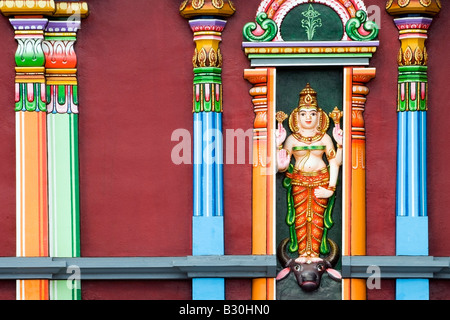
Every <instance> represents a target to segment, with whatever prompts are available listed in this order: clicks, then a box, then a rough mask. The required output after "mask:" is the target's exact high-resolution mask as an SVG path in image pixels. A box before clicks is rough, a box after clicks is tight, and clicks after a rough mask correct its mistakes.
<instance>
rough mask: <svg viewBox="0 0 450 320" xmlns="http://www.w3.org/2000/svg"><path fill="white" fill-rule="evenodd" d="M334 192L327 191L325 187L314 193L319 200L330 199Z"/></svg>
mask: <svg viewBox="0 0 450 320" xmlns="http://www.w3.org/2000/svg"><path fill="white" fill-rule="evenodd" d="M333 193H334V191H331V190H329V189H325V188H324V187H319V188H317V189H316V190H315V191H314V195H315V196H316V198H319V199H328V198H329V197H331V196H332V195H333Z"/></svg>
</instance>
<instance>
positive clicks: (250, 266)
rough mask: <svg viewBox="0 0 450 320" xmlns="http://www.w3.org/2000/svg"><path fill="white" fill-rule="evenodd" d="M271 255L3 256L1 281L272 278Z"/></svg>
mask: <svg viewBox="0 0 450 320" xmlns="http://www.w3.org/2000/svg"><path fill="white" fill-rule="evenodd" d="M276 265H277V262H276V257H275V256H272V255H267V256H266V255H261V256H260V255H247V256H245V255H243V256H240V255H239V256H237V255H225V256H186V257H92V258H91V257H82V258H51V257H42V258H41V257H37V258H34V257H33V258H28V257H17V258H16V257H0V279H49V280H51V279H52V280H66V279H69V278H71V279H74V277H78V278H77V280H127V279H128V280H146V279H147V280H150V279H153V280H164V279H166V280H167V279H192V278H273V277H275V276H276Z"/></svg>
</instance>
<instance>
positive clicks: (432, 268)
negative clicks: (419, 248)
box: [342, 256, 450, 279]
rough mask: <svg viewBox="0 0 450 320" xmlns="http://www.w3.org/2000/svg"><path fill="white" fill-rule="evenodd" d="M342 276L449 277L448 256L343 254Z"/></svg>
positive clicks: (387, 277) (449, 259)
mask: <svg viewBox="0 0 450 320" xmlns="http://www.w3.org/2000/svg"><path fill="white" fill-rule="evenodd" d="M342 276H343V277H344V278H369V277H375V276H378V277H380V278H386V279H389V278H391V279H400V278H420V279H450V257H432V256H343V257H342Z"/></svg>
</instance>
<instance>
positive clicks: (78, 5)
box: [0, 0, 89, 18]
mask: <svg viewBox="0 0 450 320" xmlns="http://www.w3.org/2000/svg"><path fill="white" fill-rule="evenodd" d="M0 12H1V13H2V14H3V15H4V16H7V17H8V16H27V15H43V16H49V17H71V16H73V15H74V14H76V15H79V16H80V18H86V17H87V16H88V14H89V10H88V4H87V2H86V1H70V2H69V1H54V0H0Z"/></svg>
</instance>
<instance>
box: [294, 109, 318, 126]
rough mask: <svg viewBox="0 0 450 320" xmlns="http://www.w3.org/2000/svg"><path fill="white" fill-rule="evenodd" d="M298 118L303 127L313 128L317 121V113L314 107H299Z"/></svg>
mask: <svg viewBox="0 0 450 320" xmlns="http://www.w3.org/2000/svg"><path fill="white" fill-rule="evenodd" d="M298 119H299V121H300V126H301V127H302V128H303V129H315V128H316V127H317V125H318V123H319V113H318V112H317V110H315V109H301V110H300V111H299V112H298Z"/></svg>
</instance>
